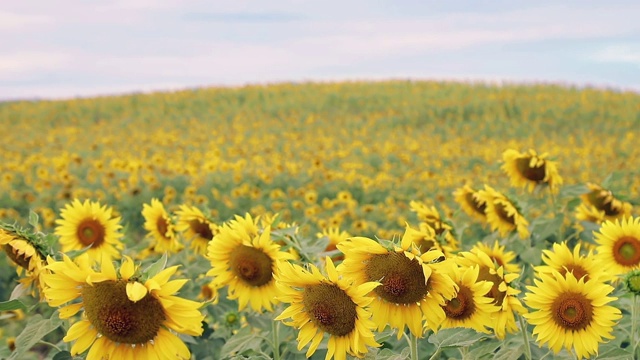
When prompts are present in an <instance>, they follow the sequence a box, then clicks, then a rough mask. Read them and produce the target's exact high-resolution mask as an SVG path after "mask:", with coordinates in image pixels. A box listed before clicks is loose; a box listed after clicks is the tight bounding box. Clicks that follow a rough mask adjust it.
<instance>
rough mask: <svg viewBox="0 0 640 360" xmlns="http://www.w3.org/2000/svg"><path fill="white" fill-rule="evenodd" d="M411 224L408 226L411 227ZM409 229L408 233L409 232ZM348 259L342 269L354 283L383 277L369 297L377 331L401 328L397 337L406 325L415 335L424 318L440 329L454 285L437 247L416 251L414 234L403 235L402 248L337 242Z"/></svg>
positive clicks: (356, 239)
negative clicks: (413, 240)
mask: <svg viewBox="0 0 640 360" xmlns="http://www.w3.org/2000/svg"><path fill="white" fill-rule="evenodd" d="M409 229H410V228H409V227H408V226H407V231H406V232H409V231H410V230H409ZM406 232H405V233H406ZM338 249H340V250H341V251H342V252H343V253H344V254H345V260H344V261H343V262H342V264H340V265H339V266H338V269H339V270H340V272H341V273H342V274H344V276H345V277H347V278H350V279H353V281H354V282H355V284H364V283H367V282H371V281H379V282H380V283H381V286H379V287H377V288H375V289H374V290H373V291H372V293H371V296H373V297H374V299H373V302H372V303H371V310H372V312H373V318H372V319H373V321H374V323H376V324H377V326H378V330H382V329H384V328H385V327H386V326H387V325H389V326H390V327H391V328H394V329H398V330H399V331H398V337H400V336H402V333H404V328H405V326H406V327H408V328H409V330H410V331H411V333H412V334H413V335H415V336H417V337H421V336H422V334H423V328H424V324H423V321H424V320H423V319H426V321H427V327H429V328H430V329H432V330H433V331H437V330H438V328H439V327H440V324H441V323H442V321H443V320H444V317H445V314H444V311H443V310H442V309H441V307H440V306H441V305H443V304H444V303H445V301H446V300H448V299H451V298H452V297H453V296H454V294H455V291H456V286H455V284H454V283H453V281H452V280H451V277H450V276H449V272H450V271H452V269H453V268H454V267H455V264H454V263H453V262H452V261H450V260H444V261H442V262H437V263H436V260H440V259H444V254H443V253H442V252H441V251H438V250H431V251H427V252H425V253H423V254H420V252H419V251H418V250H417V248H416V246H415V244H414V243H413V242H412V239H411V237H410V236H404V237H403V239H402V244H401V247H397V246H394V248H393V249H387V248H386V247H384V246H382V245H381V244H379V243H377V242H376V241H374V240H372V239H368V238H364V237H354V238H351V239H349V240H347V241H344V242H342V243H340V244H338Z"/></svg>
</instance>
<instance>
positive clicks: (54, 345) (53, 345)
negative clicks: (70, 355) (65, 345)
mask: <svg viewBox="0 0 640 360" xmlns="http://www.w3.org/2000/svg"><path fill="white" fill-rule="evenodd" d="M38 343H39V344H42V345H47V346H51V347H52V348H54V349H56V350H58V352H60V351H62V349H60V348H59V347H58V345H56V344H53V343H50V342H48V341H44V340H40V341H38Z"/></svg>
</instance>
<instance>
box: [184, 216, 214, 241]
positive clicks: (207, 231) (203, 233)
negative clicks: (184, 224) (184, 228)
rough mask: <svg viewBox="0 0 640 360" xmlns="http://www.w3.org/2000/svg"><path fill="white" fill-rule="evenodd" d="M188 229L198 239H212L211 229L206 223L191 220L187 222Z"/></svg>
mask: <svg viewBox="0 0 640 360" xmlns="http://www.w3.org/2000/svg"><path fill="white" fill-rule="evenodd" d="M189 227H190V228H191V230H192V231H193V232H194V233H196V234H198V235H199V236H200V237H202V238H205V239H207V240H211V239H213V231H211V227H210V226H209V224H207V223H206V222H203V221H201V220H191V221H189Z"/></svg>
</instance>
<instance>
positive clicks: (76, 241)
mask: <svg viewBox="0 0 640 360" xmlns="http://www.w3.org/2000/svg"><path fill="white" fill-rule="evenodd" d="M112 212H113V210H112V209H111V208H110V207H108V206H106V205H104V206H100V203H99V202H93V201H89V200H85V201H84V202H80V200H78V199H74V200H73V201H72V202H71V204H67V205H66V206H65V208H64V209H62V210H61V211H60V216H61V217H62V219H58V220H56V224H57V226H56V228H55V230H54V233H55V234H56V235H58V236H59V237H60V244H61V245H62V251H63V252H68V251H73V250H81V249H84V248H86V247H89V249H88V250H87V251H86V252H85V253H84V254H82V255H81V256H85V257H88V258H90V259H91V260H100V259H101V258H102V256H103V255H107V256H108V257H109V258H116V259H118V258H120V251H121V250H122V249H123V247H124V246H123V245H122V243H121V242H120V238H122V236H123V234H122V233H121V229H122V226H121V225H120V217H119V216H116V217H114V216H112Z"/></svg>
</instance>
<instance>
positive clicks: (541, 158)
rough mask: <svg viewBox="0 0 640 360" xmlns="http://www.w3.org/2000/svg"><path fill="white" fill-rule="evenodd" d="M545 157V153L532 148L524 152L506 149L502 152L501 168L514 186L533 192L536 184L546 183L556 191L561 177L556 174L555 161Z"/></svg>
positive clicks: (560, 183) (546, 155)
mask: <svg viewBox="0 0 640 360" xmlns="http://www.w3.org/2000/svg"><path fill="white" fill-rule="evenodd" d="M547 157H548V154H547V153H544V154H540V155H538V153H537V152H536V151H535V150H533V149H530V150H529V151H528V152H526V153H520V152H519V151H517V150H513V149H508V150H506V151H505V152H504V153H502V160H503V161H504V163H503V164H502V166H501V168H502V170H504V172H505V173H507V175H508V176H509V179H510V180H511V185H512V186H514V187H523V188H525V189H527V190H528V191H529V192H533V190H534V189H535V188H536V186H539V185H546V186H549V188H550V189H551V191H552V192H554V193H556V192H557V191H558V187H559V186H560V185H562V177H561V176H560V175H559V174H558V168H557V167H556V162H555V161H551V160H549V159H547Z"/></svg>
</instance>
